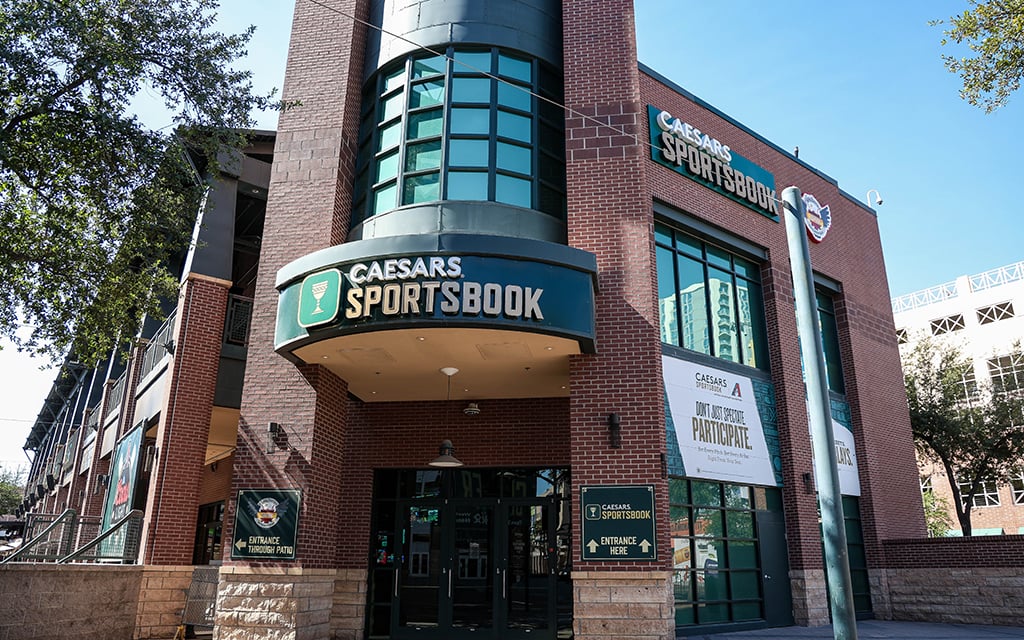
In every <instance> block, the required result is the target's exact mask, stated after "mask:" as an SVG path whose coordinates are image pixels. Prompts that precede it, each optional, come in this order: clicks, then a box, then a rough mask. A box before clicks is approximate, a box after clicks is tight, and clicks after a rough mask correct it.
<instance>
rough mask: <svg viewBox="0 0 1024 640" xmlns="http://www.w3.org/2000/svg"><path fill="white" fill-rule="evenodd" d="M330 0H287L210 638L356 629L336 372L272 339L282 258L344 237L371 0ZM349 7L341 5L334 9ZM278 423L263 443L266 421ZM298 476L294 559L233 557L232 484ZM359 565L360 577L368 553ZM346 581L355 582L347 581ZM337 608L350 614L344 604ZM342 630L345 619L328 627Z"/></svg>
mask: <svg viewBox="0 0 1024 640" xmlns="http://www.w3.org/2000/svg"><path fill="white" fill-rule="evenodd" d="M327 4H328V5H330V6H331V7H333V8H335V9H337V11H334V10H331V8H327V7H324V6H323V5H322V4H320V3H314V2H311V1H310V0H298V2H296V6H295V16H294V20H293V22H292V38H291V43H290V45H289V52H288V66H287V69H286V73H285V82H284V89H283V91H282V96H283V98H284V99H285V100H301V101H302V104H301V106H298V107H295V108H293V109H289V110H287V111H285V112H283V113H282V114H281V118H280V121H279V124H278V135H277V140H276V143H275V150H274V164H273V166H272V168H271V177H270V190H269V195H268V200H267V214H266V221H265V224H264V233H263V245H262V248H261V253H260V271H259V277H258V279H257V282H256V294H255V299H254V305H253V315H252V324H251V332H250V341H249V350H248V360H247V363H246V380H245V386H244V388H243V391H242V407H241V417H240V420H239V427H238V443H237V450H236V452H235V464H234V481H233V487H232V500H231V501H229V503H228V505H227V510H226V514H225V526H224V540H225V542H226V543H225V544H224V549H225V556H224V558H225V565H224V567H223V568H222V571H221V583H220V586H219V592H218V601H219V605H218V609H217V620H216V630H215V635H216V637H217V638H221V639H227V638H255V637H259V638H269V637H273V638H282V639H283V638H323V637H334V635H333V634H334V629H344V630H345V631H344V634H347V635H343V637H349V636H351V637H362V624H363V622H362V620H363V609H362V607H350V608H349V609H348V610H346V609H344V608H343V607H340V606H339V607H337V608H336V611H335V612H334V614H333V617H332V608H335V591H336V584H335V583H336V582H337V581H339V580H341V581H343V582H346V583H348V582H350V581H351V576H350V575H349V574H347V573H346V574H345V577H341V576H340V575H339V572H338V568H339V566H340V564H341V563H340V562H339V559H338V548H339V546H340V544H341V542H342V540H347V539H349V538H352V537H354V536H362V538H363V539H367V537H368V535H369V534H368V532H367V531H365V530H364V531H352V530H343V528H342V527H341V526H340V522H341V521H342V517H343V513H344V510H345V508H346V503H345V501H344V500H343V496H342V495H341V490H340V487H341V464H342V459H343V454H344V446H345V437H346V428H347V405H348V400H347V394H348V387H347V384H346V383H345V382H344V381H343V380H340V379H338V378H337V377H336V376H334V375H333V374H331V373H330V372H328V371H327V370H325V369H322V368H321V367H319V366H318V365H304V366H299V367H297V366H296V365H294V364H292V363H290V362H288V361H287V360H285V359H284V358H283V357H281V356H280V355H278V354H277V353H275V352H274V328H275V323H276V313H277V298H278V294H277V290H276V289H275V286H274V285H275V282H274V281H275V276H276V274H277V271H278V269H280V268H281V267H282V266H284V265H285V264H287V263H289V262H291V261H292V260H295V259H296V258H299V257H301V256H304V255H307V254H309V253H312V252H314V251H317V250H319V249H323V248H326V247H329V246H332V245H336V244H340V243H342V242H344V240H345V236H346V234H347V233H348V226H349V214H350V207H351V202H352V193H351V189H352V185H353V178H354V166H355V155H356V144H357V136H358V123H359V107H360V102H361V84H362V75H363V74H362V68H363V55H364V49H365V42H366V27H364V26H362V25H361V24H359V23H357V22H354V21H353V20H352V19H351V18H349V17H347V16H349V15H353V16H356V17H357V18H360V19H364V20H365V19H366V18H367V16H368V14H369V2H368V0H330V1H329V2H328V3H327ZM344 14H347V15H344ZM270 422H276V423H278V424H280V425H281V427H282V428H283V432H284V435H283V437H281V438H279V439H278V442H279V447H278V448H277V449H275V451H274V452H272V453H269V454H268V453H267V425H268V423H270ZM265 488H280V489H299V490H301V491H302V507H301V511H300V514H299V531H298V540H297V547H296V558H295V560H294V561H282V562H270V561H231V560H230V547H231V545H230V541H231V539H232V534H233V527H234V519H235V510H236V508H237V505H236V503H235V499H234V498H236V497H237V495H238V491H239V490H240V489H265ZM345 568H347V569H359V570H362V573H360V574H358V575H360V576H361V578H360V580H362V582H363V583H364V584H365V569H366V565H365V558H361V562H360V566H358V567H345ZM350 588H353V589H356V590H357V591H358V588H357V587H350ZM346 611H347V613H346ZM339 635H342V632H339Z"/></svg>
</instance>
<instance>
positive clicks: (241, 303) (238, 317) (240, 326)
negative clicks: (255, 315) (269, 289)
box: [224, 295, 252, 347]
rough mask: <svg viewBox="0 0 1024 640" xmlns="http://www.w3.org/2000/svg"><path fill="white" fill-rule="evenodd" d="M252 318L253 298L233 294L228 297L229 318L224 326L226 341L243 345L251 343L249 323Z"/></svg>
mask: <svg viewBox="0 0 1024 640" xmlns="http://www.w3.org/2000/svg"><path fill="white" fill-rule="evenodd" d="M251 319H252V298H243V297H242V296H234V295H233V296H231V297H230V298H228V313H227V320H226V322H225V326H224V342H226V343H228V344H237V345H241V346H243V347H245V346H248V345H249V323H250V321H251Z"/></svg>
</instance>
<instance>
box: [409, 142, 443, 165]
mask: <svg viewBox="0 0 1024 640" xmlns="http://www.w3.org/2000/svg"><path fill="white" fill-rule="evenodd" d="M440 166H441V141H440V140H431V141H430V142H421V143H420V144H412V145H409V146H408V147H407V148H406V151H405V170H406V171H422V170H423V169H437V168H438V167H440Z"/></svg>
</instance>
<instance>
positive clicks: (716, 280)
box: [655, 224, 768, 369]
mask: <svg viewBox="0 0 1024 640" xmlns="http://www.w3.org/2000/svg"><path fill="white" fill-rule="evenodd" d="M655 241H656V244H657V247H656V252H657V254H656V255H657V263H658V307H659V310H660V322H661V341H662V342H666V343H668V344H673V345H676V346H680V347H683V348H685V349H690V350H692V351H699V352H700V353H706V354H708V355H711V356H715V357H717V358H722V359H723V360H731V361H732V362H739V363H742V364H745V365H749V366H751V367H758V368H761V369H767V368H768V338H767V335H766V331H765V321H764V306H763V298H762V294H761V279H760V267H759V266H758V265H757V264H755V263H753V262H751V261H750V260H747V259H745V258H742V257H740V256H738V255H735V254H733V253H731V252H729V251H726V250H724V249H722V248H720V247H716V246H715V245H712V244H710V243H707V242H704V241H703V240H699V239H697V238H695V237H692V236H689V235H687V234H685V233H682V232H680V231H677V230H675V229H672V228H670V227H668V226H666V225H662V224H657V225H655Z"/></svg>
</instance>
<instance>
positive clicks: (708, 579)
mask: <svg viewBox="0 0 1024 640" xmlns="http://www.w3.org/2000/svg"><path fill="white" fill-rule="evenodd" d="M695 573H696V574H697V599H698V600H725V599H726V598H728V597H729V592H728V591H726V586H725V574H724V573H722V572H721V571H718V570H717V569H712V570H710V571H696V572H695ZM720 606H721V607H722V614H721V615H722V617H721V618H716V620H715V621H716V622H721V621H724V620H726V619H727V617H728V606H727V605H724V604H723V605H720ZM700 622H701V623H706V622H709V621H708V620H701V621H700Z"/></svg>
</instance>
